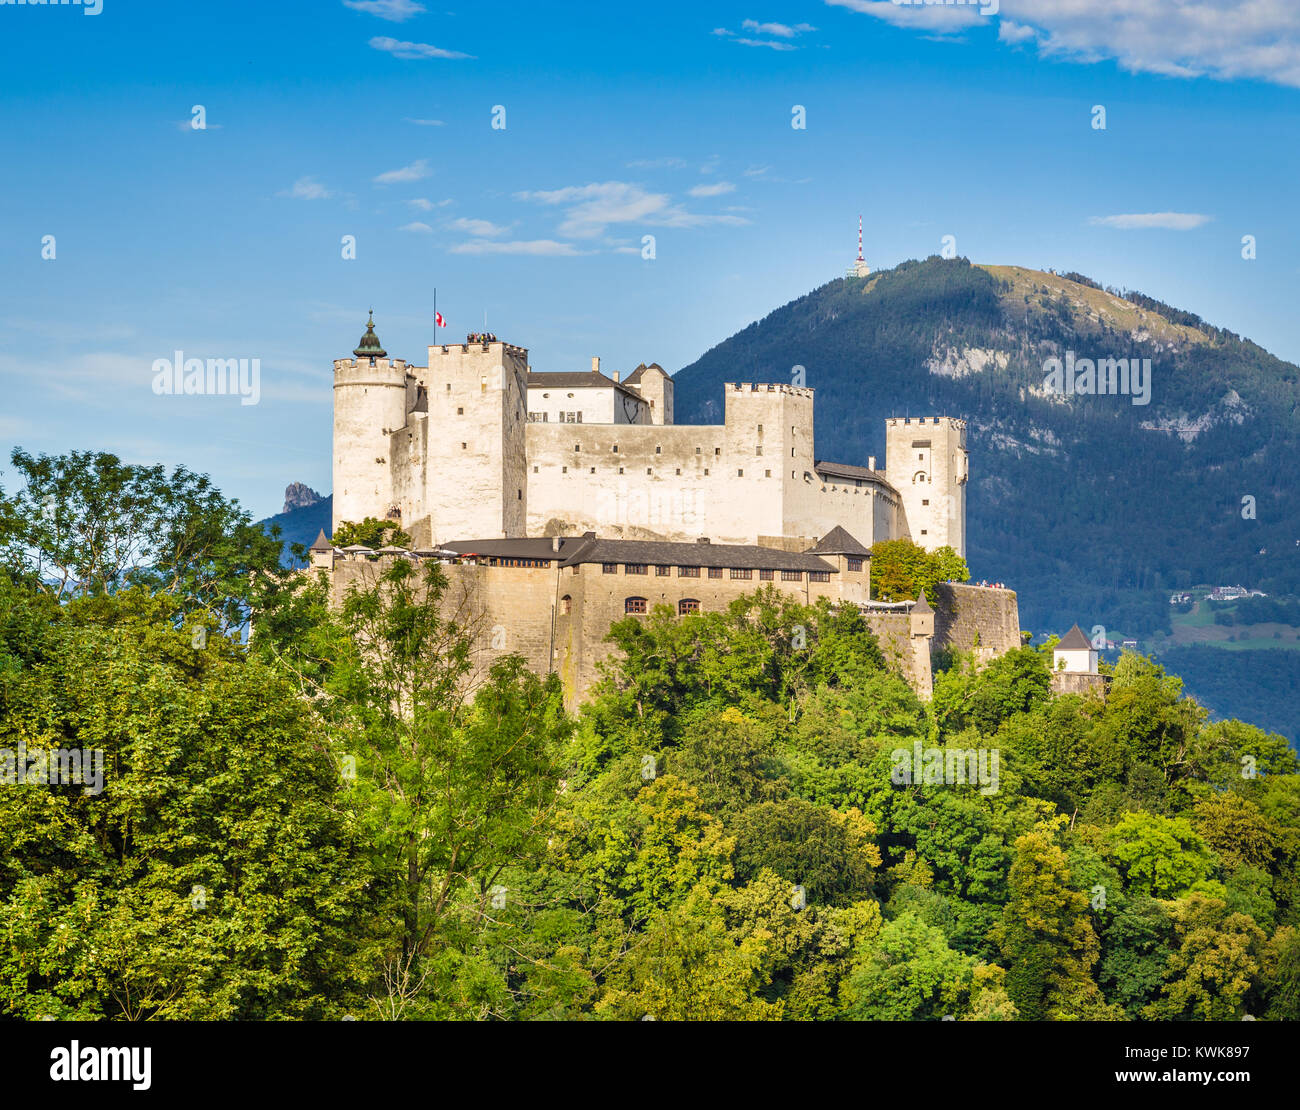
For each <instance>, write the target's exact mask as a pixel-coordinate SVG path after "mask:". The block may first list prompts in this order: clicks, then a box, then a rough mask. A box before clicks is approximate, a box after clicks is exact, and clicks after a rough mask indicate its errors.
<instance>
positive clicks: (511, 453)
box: [410, 338, 528, 543]
mask: <svg viewBox="0 0 1300 1110" xmlns="http://www.w3.org/2000/svg"><path fill="white" fill-rule="evenodd" d="M424 386H425V389H426V395H427V398H428V415H427V418H425V419H422V420H419V421H417V422H415V424H414V428H415V429H416V430H417V431H418V438H419V439H420V440H421V442H420V443H419V444H418V445H417V444H413V445H412V450H411V452H410V454H411V457H413V458H418V459H420V460H421V463H422V473H421V474H420V475H418V476H412V479H411V484H412V486H413V488H414V487H421V486H422V489H421V491H420V493H421V496H420V497H419V498H418V500H419V502H420V503H421V504H422V506H423V510H424V511H423V513H422V514H421V520H420V521H419V522H418V524H417V528H416V530H415V531H413V532H412V537H413V538H414V539H415V540H416V542H417V543H419V542H435V543H449V542H452V541H455V540H484V539H509V538H513V537H518V536H524V535H526V534H527V532H526V528H527V522H528V478H527V475H528V458H527V451H526V445H525V427H526V425H527V418H528V412H527V401H528V352H527V351H526V350H525V349H524V348H522V347H516V346H514V345H513V344H510V343H503V342H501V341H500V340H497V339H495V338H491V339H489V340H488V341H487V342H483V341H478V342H472V343H453V344H447V345H445V346H444V345H435V346H431V347H430V348H429V367H428V370H427V371H426V373H425V375H424ZM413 438H416V437H413ZM426 520H427V533H426V528H425V526H424V525H425V521H426ZM413 523H414V522H413Z"/></svg>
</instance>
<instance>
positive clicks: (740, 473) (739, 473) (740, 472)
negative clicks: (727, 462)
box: [736, 470, 745, 478]
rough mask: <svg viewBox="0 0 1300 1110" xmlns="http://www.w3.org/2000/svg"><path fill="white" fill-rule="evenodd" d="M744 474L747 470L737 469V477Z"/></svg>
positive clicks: (741, 476)
mask: <svg viewBox="0 0 1300 1110" xmlns="http://www.w3.org/2000/svg"><path fill="white" fill-rule="evenodd" d="M744 476H745V472H744V471H743V470H737V471H736V477H737V478H743V477H744Z"/></svg>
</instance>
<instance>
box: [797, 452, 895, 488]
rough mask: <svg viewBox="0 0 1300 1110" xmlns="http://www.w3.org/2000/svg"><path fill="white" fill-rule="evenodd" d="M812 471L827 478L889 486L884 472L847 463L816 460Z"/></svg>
mask: <svg viewBox="0 0 1300 1110" xmlns="http://www.w3.org/2000/svg"><path fill="white" fill-rule="evenodd" d="M813 469H814V470H815V471H817V473H818V474H821V475H824V476H825V477H827V478H853V479H856V480H857V481H859V482H877V483H879V484H880V485H882V486H889V488H890V489H893V488H894V487H893V486H891V485H889V480H888V479H887V478H886V477H885V474H884V471H881V470H869V469H867V467H865V466H852V465H850V464H849V463H837V462H825V461H823V460H820V459H819V460H818V461H817V462H815V463H813Z"/></svg>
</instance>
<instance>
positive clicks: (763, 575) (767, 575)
mask: <svg viewBox="0 0 1300 1110" xmlns="http://www.w3.org/2000/svg"><path fill="white" fill-rule="evenodd" d="M773 573H774V572H773V571H770V570H760V571H759V572H758V580H759V581H760V582H771V581H772V576H773Z"/></svg>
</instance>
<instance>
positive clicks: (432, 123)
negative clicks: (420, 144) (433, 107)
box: [406, 116, 446, 127]
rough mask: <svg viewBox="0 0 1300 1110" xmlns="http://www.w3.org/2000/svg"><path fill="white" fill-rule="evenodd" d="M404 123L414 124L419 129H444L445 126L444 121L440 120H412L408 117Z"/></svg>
mask: <svg viewBox="0 0 1300 1110" xmlns="http://www.w3.org/2000/svg"><path fill="white" fill-rule="evenodd" d="M406 122H407V123H414V124H416V125H417V126H419V127H444V126H446V120H440V119H412V118H411V117H410V116H407V117H406Z"/></svg>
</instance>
